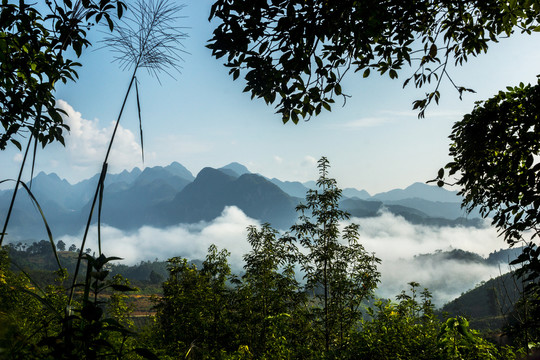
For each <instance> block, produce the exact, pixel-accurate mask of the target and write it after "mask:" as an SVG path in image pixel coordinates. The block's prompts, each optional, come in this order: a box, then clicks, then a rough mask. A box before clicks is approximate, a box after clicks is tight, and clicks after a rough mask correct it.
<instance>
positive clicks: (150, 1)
mask: <svg viewBox="0 0 540 360" xmlns="http://www.w3.org/2000/svg"><path fill="white" fill-rule="evenodd" d="M183 8H184V6H182V5H178V4H176V2H175V1H174V0H147V1H143V0H138V1H137V3H136V5H135V7H134V9H133V11H132V12H131V13H130V14H127V15H126V16H124V17H123V18H122V20H121V21H119V22H117V23H116V24H114V29H115V33H113V35H110V36H106V37H105V39H104V44H105V45H104V46H103V47H107V48H110V49H112V51H113V52H115V54H116V55H115V58H114V61H117V62H119V63H120V67H121V68H122V69H123V70H126V69H127V70H131V69H133V72H132V75H131V80H130V82H129V86H128V88H127V91H126V93H125V96H124V101H123V102H122V106H121V108H120V112H119V114H118V118H117V120H116V124H115V126H114V129H113V133H112V135H111V139H110V141H109V146H108V149H107V153H106V154H105V159H104V160H103V166H102V170H101V175H100V181H99V183H98V185H97V187H96V192H95V194H94V198H93V201H92V206H91V208H90V213H89V215H88V219H87V223H86V228H85V231H84V235H83V239H82V244H81V247H80V249H81V250H80V252H79V257H78V260H77V265H76V266H75V272H74V275H73V286H72V287H71V292H70V296H69V302H70V303H71V300H72V298H73V289H74V288H75V282H76V279H77V275H78V274H79V268H80V263H81V259H82V258H83V249H84V247H85V244H86V239H87V236H88V231H89V229H90V224H91V222H92V215H93V212H94V209H95V206H96V203H97V204H98V222H97V226H98V239H97V240H98V247H99V254H100V255H101V231H100V226H101V224H100V223H101V219H100V218H101V216H100V214H101V206H102V199H103V189H104V183H105V177H106V174H107V166H108V159H109V155H110V152H111V148H112V144H113V142H114V138H115V136H116V132H117V130H118V125H119V123H120V119H121V118H122V114H123V112H124V108H125V105H126V102H127V98H128V96H129V94H130V92H131V88H132V86H133V83H134V82H136V81H138V80H137V76H136V75H137V71H138V70H139V68H146V70H147V71H148V73H149V74H150V75H151V76H154V77H156V78H157V79H158V81H159V74H160V73H166V74H167V75H169V76H171V77H173V75H172V73H173V72H180V69H181V67H180V65H179V62H180V61H181V60H182V58H181V56H180V54H181V53H186V52H185V51H184V50H182V49H180V46H181V45H182V44H181V40H182V39H184V38H186V37H187V35H186V34H185V33H184V32H182V31H181V28H180V27H178V26H176V25H175V23H177V22H178V20H179V19H180V18H181V16H179V15H178V14H179V12H180V10H182V9H183ZM173 78H174V77H173ZM136 89H137V100H138V98H139V96H138V86H137V84H136ZM137 110H138V113H139V128H140V133H141V151H142V152H143V154H144V148H143V147H142V144H143V142H142V122H141V114H140V102H139V101H137ZM143 156H144V155H143ZM143 158H144V157H143ZM98 199H99V202H98Z"/></svg>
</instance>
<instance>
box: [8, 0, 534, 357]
mask: <svg viewBox="0 0 540 360" xmlns="http://www.w3.org/2000/svg"><path fill="white" fill-rule="evenodd" d="M139 5H140V13H139V15H140V22H139V23H138V24H135V26H133V27H131V26H127V28H125V29H124V32H123V33H121V35H120V37H114V36H113V37H110V38H109V39H108V41H109V44H110V45H111V46H112V47H114V48H115V49H116V50H118V51H120V55H119V59H120V60H121V61H122V62H123V65H124V66H125V67H130V66H132V67H133V75H132V76H131V82H130V86H129V88H128V90H127V92H126V99H127V96H128V95H129V93H130V90H131V86H132V84H133V83H134V81H135V75H136V72H137V70H138V69H139V68H140V67H147V68H148V70H149V71H150V72H151V73H153V74H155V75H157V74H158V72H159V71H161V70H164V69H165V70H166V69H171V68H172V69H175V68H176V61H177V60H178V53H176V52H175V51H176V50H175V46H176V45H177V44H178V41H179V39H181V38H182V37H183V36H184V35H183V34H182V33H179V32H178V28H176V27H174V26H170V25H168V22H169V20H171V19H172V18H174V17H175V13H176V11H177V10H178V9H179V7H177V6H174V5H170V4H168V3H167V2H166V1H155V2H150V3H149V4H148V5H145V3H144V2H139ZM46 7H48V9H49V10H50V11H49V13H47V14H45V15H42V14H41V13H40V12H39V11H37V10H36V8H35V7H33V6H29V5H27V4H25V3H24V1H20V2H19V5H16V4H11V3H9V2H8V1H7V0H4V1H3V3H2V13H1V16H0V47H2V49H3V50H4V51H2V58H1V67H2V71H1V74H2V75H1V77H0V88H1V89H2V91H1V94H2V97H1V98H0V120H1V122H2V126H3V128H4V133H2V134H0V149H5V148H6V146H7V144H8V143H11V144H13V145H14V146H16V147H18V148H22V146H21V145H20V143H19V142H18V141H17V140H16V139H15V138H14V136H16V135H17V134H20V132H21V131H24V130H27V131H28V132H29V134H30V136H29V140H28V144H27V147H26V152H25V155H24V160H26V157H27V155H28V150H29V149H30V145H31V143H32V140H35V142H34V152H35V151H36V150H35V149H36V146H37V143H41V144H42V145H43V146H44V145H46V144H48V143H50V142H52V141H59V142H61V143H62V142H63V138H62V131H63V129H65V128H66V127H65V125H64V124H63V123H62V119H61V116H60V113H59V110H58V109H56V108H55V107H54V106H55V105H54V89H55V84H56V83H57V82H58V81H63V82H65V81H68V80H72V79H73V78H74V77H76V73H75V71H74V68H75V67H76V66H78V64H77V63H75V62H73V61H72V60H70V59H65V58H64V57H63V54H64V53H67V50H73V51H74V52H75V54H76V55H77V56H79V55H80V54H81V50H82V48H83V47H86V46H88V45H89V42H88V41H87V39H86V31H85V29H86V28H87V27H91V26H92V25H93V24H94V23H93V22H95V23H98V22H99V21H100V19H102V18H103V19H106V21H107V22H108V24H109V27H110V28H111V30H112V28H113V21H112V19H111V15H110V12H112V11H113V10H116V11H117V15H118V17H120V16H121V15H122V13H123V9H124V7H125V5H124V4H123V3H121V2H118V1H115V0H102V1H100V2H99V4H96V3H95V2H93V1H90V0H81V1H76V2H72V1H70V0H64V1H62V2H58V3H57V2H56V1H49V2H46ZM366 9H368V11H366ZM539 13H540V5H539V3H538V1H529V0H524V1H512V2H509V3H506V2H499V1H494V0H493V1H483V2H476V3H474V4H473V3H470V4H469V3H466V4H464V3H463V2H459V1H458V2H453V1H419V2H404V1H390V2H387V3H380V2H371V3H369V7H367V6H366V4H364V3H362V4H360V3H359V2H348V1H344V2H343V1H342V2H328V1H320V0H313V1H293V0H291V1H288V0H282V1H280V0H277V1H271V2H268V1H252V2H245V1H244V2H242V1H223V0H218V1H216V3H215V4H214V6H213V7H212V11H211V18H212V17H215V18H219V19H220V20H221V21H222V22H221V23H220V24H219V26H218V28H217V29H216V31H215V32H214V38H213V39H212V40H211V41H210V45H209V47H210V48H211V49H212V51H213V54H214V55H215V56H216V57H222V56H224V55H228V57H227V64H226V65H227V66H228V67H230V68H231V70H230V73H231V74H232V75H233V77H234V78H237V77H238V76H239V75H240V70H241V69H243V68H244V67H247V69H248V72H247V74H246V80H247V82H248V84H247V87H246V90H247V91H251V93H252V95H253V96H258V97H263V98H264V99H265V101H266V102H267V103H274V101H275V99H276V96H279V97H281V102H280V103H279V104H278V112H279V113H280V114H281V115H282V119H283V121H288V120H292V121H293V122H297V121H298V119H299V117H309V116H311V115H313V114H315V115H316V114H318V113H320V112H321V111H322V109H323V108H324V109H327V110H330V106H331V105H330V104H332V103H333V102H334V99H333V96H343V97H344V98H346V95H344V93H343V92H342V89H341V85H340V82H341V80H342V77H343V75H344V74H345V73H346V72H347V71H348V69H349V68H351V67H352V68H355V70H356V71H359V70H361V71H362V72H363V75H364V77H367V76H369V75H370V70H371V69H374V70H377V71H379V72H380V73H381V74H384V73H388V75H389V76H390V77H391V78H397V77H398V71H400V70H401V68H402V67H403V65H405V64H409V65H410V64H411V60H414V59H412V57H411V55H412V54H414V51H415V50H413V49H412V48H410V47H409V46H412V44H413V43H414V42H415V40H416V42H417V43H418V44H419V45H420V52H419V54H420V59H419V62H418V67H417V70H416V72H415V73H414V74H413V75H412V76H411V77H410V78H409V79H407V80H406V81H405V85H406V84H407V83H408V82H409V81H410V80H413V82H414V84H415V86H417V87H421V86H423V85H424V84H426V83H430V82H431V80H432V79H433V80H434V82H435V83H436V86H435V89H433V91H431V92H429V93H428V94H427V95H426V98H424V99H420V100H416V101H415V103H414V108H418V109H420V111H421V112H420V115H422V114H423V112H424V110H425V108H426V107H427V106H428V105H429V103H431V102H432V101H433V100H435V102H438V99H439V97H440V93H439V91H438V88H439V85H440V82H441V81H442V79H443V78H445V77H446V78H450V76H449V74H448V73H447V71H446V65H447V64H448V62H449V61H450V60H453V61H455V62H456V63H462V62H464V61H467V57H468V56H471V55H472V56H475V55H477V54H480V53H481V52H484V51H486V49H487V47H488V44H489V42H490V41H497V38H498V37H500V36H504V35H511V34H512V32H513V31H514V28H515V27H519V28H521V29H522V30H523V31H525V32H531V31H538V30H539V27H538V17H539ZM158 14H161V15H162V17H158V18H160V19H162V20H163V22H159V21H153V20H154V19H153V18H152V16H157V15H158ZM147 16H149V17H150V18H148V17H147ZM154 25H156V26H157V27H156V28H154ZM267 29H269V31H267ZM168 30H170V31H171V32H168ZM122 34H123V35H122ZM134 39H135V40H134ZM128 40H130V41H128ZM131 40H133V41H131ZM154 45H155V47H154ZM147 46H149V47H150V48H152V50H153V51H147V49H148V47H147ZM160 46H162V47H161V49H160ZM133 54H135V58H133ZM137 54H138V55H137ZM430 66H434V68H430ZM450 81H451V79H450ZM135 84H136V83H135ZM136 86H137V85H136ZM455 87H456V89H457V91H458V92H459V93H460V95H461V94H462V93H463V92H464V91H469V90H470V89H466V88H463V87H460V86H455ZM539 89H540V84H539V85H535V86H531V85H529V86H525V85H520V86H519V87H515V88H508V91H506V92H500V93H499V94H498V95H497V96H496V97H494V98H493V99H490V100H488V101H486V102H485V103H481V104H478V106H477V107H476V108H475V110H474V111H473V112H472V113H471V114H470V115H467V116H466V117H465V118H464V119H463V121H461V122H458V123H457V124H456V126H455V127H454V131H453V133H452V135H451V139H452V141H453V144H452V148H451V155H452V156H453V157H454V161H453V162H451V163H450V164H448V166H447V168H448V169H449V171H450V174H451V175H456V174H460V176H461V177H460V178H459V179H458V181H457V183H458V184H459V185H461V186H462V187H463V190H462V192H461V193H462V194H463V195H464V196H465V205H466V206H468V207H469V209H471V208H472V207H473V206H480V207H481V209H482V214H483V215H484V216H487V215H488V214H489V213H490V212H493V213H494V214H495V215H494V224H495V225H496V226H497V227H498V228H499V229H500V230H501V232H502V233H503V234H504V236H505V239H506V240H507V241H508V242H509V243H510V244H516V243H519V242H524V243H525V244H524V245H525V247H524V250H523V253H522V254H521V255H520V256H519V257H518V258H517V259H516V260H514V261H513V262H512V263H513V264H516V265H517V264H520V265H522V267H521V268H519V269H517V270H516V273H517V274H518V276H520V279H521V280H522V281H523V283H524V284H523V285H524V287H523V289H524V292H523V293H522V294H521V296H520V298H519V299H518V300H517V301H516V303H515V306H514V307H513V308H512V310H511V311H512V312H514V313H515V314H516V315H515V316H514V319H518V320H519V321H517V322H514V323H510V324H509V325H510V330H511V331H512V334H513V335H514V337H515V344H516V345H517V348H512V347H499V346H497V345H495V344H493V343H490V342H488V341H487V340H485V339H484V338H483V337H482V336H481V335H480V334H479V333H478V332H476V331H474V330H471V329H470V327H469V322H468V321H467V320H466V319H465V318H463V317H461V316H456V317H451V318H447V319H440V318H438V317H436V316H435V315H434V313H433V306H432V304H431V301H430V294H429V291H427V290H424V291H423V292H421V294H420V300H419V295H418V287H419V284H417V283H411V284H410V287H411V289H410V293H406V292H403V293H402V294H400V295H399V296H398V297H397V302H392V301H388V300H384V301H382V300H381V301H376V302H375V303H374V305H373V306H371V307H367V308H364V306H365V300H367V299H369V298H371V297H372V296H373V292H374V290H375V288H376V284H377V282H378V280H379V279H378V272H377V268H376V265H377V263H378V262H379V260H378V259H377V258H376V257H375V256H373V255H369V254H367V253H366V252H365V250H364V249H363V247H362V245H361V244H360V243H359V241H358V236H359V235H358V226H357V225H354V224H351V225H348V226H346V227H345V228H343V229H342V228H341V227H340V221H342V220H346V219H348V216H349V215H348V214H347V213H346V212H344V211H342V210H340V209H339V207H338V204H339V199H340V197H341V190H340V189H339V188H338V187H337V185H336V182H335V180H333V179H331V178H329V177H328V167H329V165H328V161H327V160H326V159H325V158H322V159H321V160H320V162H319V170H320V174H321V176H320V179H319V181H318V186H319V189H318V190H313V191H309V192H308V194H307V197H306V204H303V205H300V206H299V207H298V211H299V212H300V219H299V222H298V223H297V224H295V225H294V226H293V227H292V228H291V230H290V232H288V233H285V234H279V233H278V232H277V231H276V230H274V229H272V228H271V226H270V225H267V224H265V225H263V227H262V228H261V229H258V228H255V227H250V228H249V230H248V231H249V237H248V240H249V242H250V244H251V246H252V251H251V252H250V253H248V254H246V255H245V258H244V260H245V263H246V265H245V268H244V270H245V273H244V274H243V275H242V276H241V277H238V276H235V275H233V274H231V271H230V267H229V264H228V262H227V257H228V252H227V251H226V250H218V249H217V248H216V247H214V246H212V247H210V249H209V251H208V255H207V257H206V259H205V260H204V262H203V263H202V266H201V267H200V269H198V268H197V266H196V265H195V264H190V263H188V261H187V259H181V258H172V259H170V260H169V261H168V269H167V270H168V273H167V276H168V277H167V279H166V280H165V281H164V282H163V283H162V292H163V295H162V296H161V297H156V298H155V310H156V315H155V317H154V318H153V319H152V320H153V321H151V322H149V323H148V324H147V325H145V326H144V327H143V328H135V326H134V325H135V322H134V321H133V319H132V317H131V316H130V314H131V312H132V311H133V307H132V306H131V305H130V304H129V303H127V300H128V298H127V297H126V295H125V293H126V292H132V291H135V290H136V289H135V288H133V287H132V286H131V285H130V282H129V281H127V280H126V279H124V278H123V277H121V276H118V275H116V276H114V277H112V279H111V276H110V275H111V271H110V269H111V266H110V262H111V261H114V260H119V258H116V257H106V256H105V255H103V254H102V253H101V238H100V236H99V235H98V246H99V249H98V256H91V255H90V254H89V253H90V252H91V250H89V249H84V248H85V241H86V234H87V232H88V226H89V225H90V223H91V221H92V214H93V211H94V209H95V205H96V203H97V201H98V199H99V205H98V206H97V210H96V211H97V216H98V229H99V224H100V215H101V205H100V204H101V200H102V198H103V188H104V180H105V175H106V170H107V161H108V155H109V152H107V155H106V157H105V160H104V163H103V170H102V174H101V179H100V181H99V185H98V187H97V189H96V192H95V195H94V200H93V203H92V206H91V210H90V215H89V218H88V226H87V229H86V233H85V235H84V238H83V240H82V243H81V245H80V249H77V248H76V246H75V247H73V246H70V247H69V250H70V252H68V253H69V255H67V256H66V257H61V256H59V253H58V250H61V249H65V246H66V244H64V243H60V242H58V244H55V242H54V241H53V239H52V235H50V234H51V232H50V231H49V228H48V225H47V222H46V220H45V215H44V214H42V215H43V220H44V223H45V226H46V228H47V230H48V233H49V241H46V240H44V241H43V242H39V243H37V244H36V246H35V247H31V248H30V251H28V254H29V256H33V255H36V256H37V255H38V254H39V255H43V253H45V251H46V248H47V246H50V247H51V248H52V257H51V259H52V260H51V261H49V259H47V260H46V261H44V263H43V264H42V265H43V266H44V268H51V267H53V265H52V264H56V265H57V268H56V270H55V271H56V272H55V275H56V276H55V280H51V279H47V278H46V276H43V277H42V279H40V280H41V281H36V279H34V277H37V276H35V274H36V273H33V274H29V273H26V272H24V271H22V270H20V268H19V269H14V268H12V266H10V261H9V259H8V252H7V250H5V249H3V248H2V249H0V321H1V324H2V327H1V328H0V356H1V357H2V358H7V359H140V358H146V359H156V358H163V359H176V358H194V359H205V358H216V359H357V358H359V357H360V358H362V357H363V358H370V359H395V358H399V359H441V360H442V359H516V358H517V357H519V356H522V355H523V353H525V352H527V353H529V350H530V348H532V347H535V346H537V345H538V343H539V336H540V334H539V333H538V329H539V328H540V326H539V324H538V322H539V319H540V301H539V296H540V286H539V280H540V261H539V258H540V250H539V248H538V247H537V245H536V244H535V243H534V242H533V241H532V240H533V239H534V237H535V236H536V235H537V231H538V230H537V229H538V221H539V220H538V219H540V216H539V212H538V209H539V207H540V198H539V195H538V194H539V193H540V187H539V186H538V184H539V183H540V165H539V164H538V162H537V160H536V158H535V156H538V152H539V149H540V148H539V145H538V144H539V143H540V141H539V140H540V139H539V137H538V134H540V129H539V127H538V113H539V112H538V104H539V103H540V102H539V101H538V100H539V98H538V95H539ZM124 104H125V101H124ZM122 110H123V106H122ZM122 110H121V111H120V114H119V116H118V120H120V117H121V115H122ZM139 118H140V116H139ZM118 123H119V121H117V123H116V126H118ZM141 134H142V127H141ZM113 139H114V135H113V138H112V139H111V142H110V146H111V145H112V142H113ZM141 141H142V138H141ZM110 146H109V151H110ZM23 169H24V161H23V164H22V165H21V171H20V174H19V178H18V179H17V181H16V187H15V191H14V193H13V198H12V199H13V200H12V203H11V206H10V210H9V211H8V215H7V218H6V220H5V222H4V226H3V230H2V233H1V234H0V236H1V238H0V245H1V244H2V240H3V238H4V235H5V233H6V228H7V226H8V223H9V214H10V212H11V209H12V207H13V201H14V200H15V197H16V192H17V191H16V190H17V187H18V186H19V185H22V186H23V187H25V189H27V190H28V192H29V194H30V195H31V196H32V194H31V191H30V190H29V189H28V188H27V187H26V185H25V184H22V183H21V181H20V180H21V179H20V178H21V174H22V172H23ZM444 175H445V174H444V169H441V171H440V172H439V174H438V183H439V184H440V185H444ZM32 197H33V196H32ZM33 201H34V204H35V205H36V206H37V207H38V209H40V211H41V208H40V207H39V204H38V201H37V200H36V199H35V198H33ZM527 231H530V232H531V233H532V237H531V238H530V239H529V238H525V236H528V233H527ZM98 233H99V230H98ZM57 248H58V250H57ZM71 251H77V252H78V255H77V256H75V257H73V256H72V253H71ZM61 252H62V251H61ZM458 255H459V256H463V255H466V254H458ZM43 259H45V258H43ZM66 259H67V260H68V261H66V263H67V264H69V266H70V267H71V266H73V267H74V271H73V275H72V277H73V279H72V281H66V280H67V276H68V275H67V271H66V269H65V268H64V267H63V266H62V265H61V264H62V262H61V261H62V260H66ZM72 262H74V264H71V263H72ZM81 266H85V267H86V272H85V273H84V274H82V272H81V273H79V269H80V268H81ZM15 267H16V266H15ZM298 269H301V270H302V271H301V272H299V273H297V270H298ZM44 274H46V273H44ZM47 274H50V271H49V272H48V273H47ZM302 276H303V278H304V280H305V284H304V283H302V282H301V281H300V277H302ZM160 277H163V274H160V273H159V272H158V271H156V270H154V269H152V270H151V271H150V273H149V275H148V281H150V282H154V283H155V282H160V281H161V278H160ZM66 282H67V283H71V285H65V283H66ZM40 283H41V284H40ZM363 315H366V316H365V317H363Z"/></svg>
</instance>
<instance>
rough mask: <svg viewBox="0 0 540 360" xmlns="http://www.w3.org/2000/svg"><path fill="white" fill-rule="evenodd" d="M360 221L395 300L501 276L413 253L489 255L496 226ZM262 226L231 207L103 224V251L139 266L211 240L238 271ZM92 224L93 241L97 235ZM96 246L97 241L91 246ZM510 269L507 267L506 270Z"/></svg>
mask: <svg viewBox="0 0 540 360" xmlns="http://www.w3.org/2000/svg"><path fill="white" fill-rule="evenodd" d="M352 221H354V222H356V223H358V224H359V225H360V234H361V235H360V241H361V243H362V244H363V245H364V247H365V249H366V250H367V251H368V252H374V253H375V255H376V256H377V257H379V258H380V259H381V260H382V263H381V264H380V265H379V271H380V272H381V282H380V284H379V287H378V289H377V294H378V295H379V296H382V297H385V298H392V299H393V298H395V296H396V295H397V294H399V293H400V292H401V290H406V289H408V285H407V283H409V282H411V281H416V282H418V283H420V284H421V286H422V287H427V288H429V289H430V290H431V291H432V293H433V295H434V303H435V304H436V305H438V306H440V305H443V304H444V303H446V302H448V301H450V300H452V299H454V298H455V297H457V296H459V295H460V294H461V293H462V292H463V291H466V290H468V289H471V288H473V287H474V286H475V285H476V284H478V283H479V282H481V281H483V280H484V281H485V280H488V279H489V278H490V277H495V276H497V275H499V268H498V267H496V266H486V265H484V264H480V263H466V262H460V261H455V260H445V261H439V260H437V259H436V258H427V259H426V258H420V257H415V255H418V254H426V253H432V252H435V251H436V250H442V251H447V250H452V249H462V250H466V251H471V252H475V253H478V254H480V255H482V256H487V255H488V254H489V253H490V252H493V251H494V250H498V249H500V248H504V247H505V245H504V243H503V241H502V239H500V238H498V237H497V234H496V232H495V230H494V229H492V228H485V229H474V228H459V227H457V228H450V227H441V228H434V227H428V226H419V225H412V224H410V223H408V222H407V221H405V220H404V219H403V218H401V217H398V216H395V215H392V214H390V213H383V214H382V215H381V216H379V217H377V218H367V219H352ZM249 225H259V223H258V221H257V220H254V219H251V218H249V217H248V216H246V215H245V214H244V213H243V212H242V211H241V210H240V209H238V208H236V207H233V206H232V207H227V208H225V209H224V211H223V213H222V214H221V216H220V217H218V218H216V219H215V220H213V221H211V222H208V223H198V224H189V225H188V224H180V225H177V226H173V227H169V228H165V229H157V228H153V227H148V226H144V227H141V228H140V229H138V230H137V231H134V232H131V233H126V232H123V231H121V230H118V229H115V228H113V227H110V226H103V227H102V239H103V244H102V247H103V251H104V253H105V254H106V255H107V256H120V257H123V258H124V259H125V260H124V261H122V263H124V264H130V265H133V264H137V263H139V262H140V261H146V260H154V259H156V258H157V259H159V260H166V259H168V258H171V257H173V256H182V257H186V258H188V259H204V258H205V256H206V251H207V249H208V247H209V246H210V245H211V244H216V245H217V246H218V248H219V249H223V248H226V249H227V250H228V251H230V252H231V257H230V258H229V261H230V264H231V267H232V269H233V271H234V272H236V273H238V272H240V271H241V270H242V266H243V255H244V254H246V253H247V252H248V251H250V250H251V249H250V246H249V244H248V243H247V240H246V235H247V231H246V228H247V227H248V226H249ZM96 237H97V230H96V228H95V227H93V228H92V229H91V231H90V236H89V239H96ZM61 238H62V240H63V241H64V242H66V243H67V244H68V245H69V244H72V243H74V244H78V243H79V242H80V238H81V237H80V236H79V237H71V236H64V237H61ZM85 247H90V248H92V249H97V244H96V243H95V241H94V242H90V243H89V244H88V245H87V246H85ZM502 270H506V269H504V268H503V269H502Z"/></svg>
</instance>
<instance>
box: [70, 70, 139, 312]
mask: <svg viewBox="0 0 540 360" xmlns="http://www.w3.org/2000/svg"><path fill="white" fill-rule="evenodd" d="M138 68H139V64H138V63H137V64H136V66H135V68H134V69H133V74H132V76H131V81H130V82H129V86H128V88H127V91H126V95H125V96H124V101H123V102H122V107H121V108H120V113H119V114H118V118H117V119H116V124H115V126H114V130H113V133H112V136H111V140H110V141H109V147H108V148H107V153H106V154H105V159H104V160H103V166H102V168H101V175H100V178H99V183H98V186H96V192H95V193H94V198H93V200H92V206H91V207H90V214H88V220H87V222H86V228H85V229H84V235H83V240H82V243H81V248H80V250H79V256H78V258H77V265H76V266H75V272H74V273H73V285H72V286H71V291H70V294H69V301H68V305H69V304H71V301H72V299H73V291H74V290H75V282H76V281H77V276H78V275H79V268H80V266H81V260H82V256H83V253H84V246H85V245H86V239H87V237H88V231H89V230H90V225H91V223H92V214H93V212H94V209H95V207H96V202H97V199H98V196H99V192H100V187H101V186H103V184H104V183H105V176H106V174H107V161H108V160H109V154H110V153H111V148H112V144H113V142H114V138H115V136H116V131H117V130H118V125H119V124H120V119H121V118H122V114H123V112H124V108H125V106H126V102H127V99H128V96H129V93H130V92H131V87H132V86H133V82H134V80H135V74H136V73H137V69H138ZM100 248H101V244H100Z"/></svg>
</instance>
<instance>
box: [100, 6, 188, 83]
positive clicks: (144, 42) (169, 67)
mask: <svg viewBox="0 0 540 360" xmlns="http://www.w3.org/2000/svg"><path fill="white" fill-rule="evenodd" d="M184 7H185V5H178V4H176V3H175V2H174V1H169V0H147V1H144V0H138V1H137V3H136V5H135V9H134V11H133V12H132V13H130V14H127V15H126V16H124V17H123V18H122V20H120V21H118V22H117V23H116V24H115V32H114V33H112V34H109V35H108V36H106V37H105V39H104V46H105V47H107V48H110V49H111V50H112V51H113V52H114V53H115V57H114V61H116V62H118V63H119V64H120V68H121V69H122V70H130V69H132V68H135V69H137V68H139V67H140V68H145V69H146V70H147V71H148V73H149V74H150V75H151V76H154V77H156V78H157V79H158V81H159V74H160V73H165V74H167V75H169V76H171V77H172V78H173V79H174V76H173V72H178V73H179V72H180V69H181V66H180V62H181V61H183V58H182V56H181V55H182V54H183V53H184V54H187V52H186V51H185V50H183V49H182V43H181V40H183V39H185V38H187V34H186V33H184V32H183V31H182V29H183V28H182V27H179V26H175V25H174V24H175V23H177V22H178V20H179V19H181V18H183V16H179V15H178V14H179V12H180V11H181V10H182V9H183V8H184Z"/></svg>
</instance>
